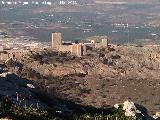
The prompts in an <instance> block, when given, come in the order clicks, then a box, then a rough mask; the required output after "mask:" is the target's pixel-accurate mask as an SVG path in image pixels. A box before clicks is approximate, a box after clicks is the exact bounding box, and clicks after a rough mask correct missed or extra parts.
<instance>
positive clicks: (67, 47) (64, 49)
mask: <svg viewBox="0 0 160 120" xmlns="http://www.w3.org/2000/svg"><path fill="white" fill-rule="evenodd" d="M71 46H72V45H60V46H57V48H56V49H57V50H58V51H62V52H70V51H71Z"/></svg>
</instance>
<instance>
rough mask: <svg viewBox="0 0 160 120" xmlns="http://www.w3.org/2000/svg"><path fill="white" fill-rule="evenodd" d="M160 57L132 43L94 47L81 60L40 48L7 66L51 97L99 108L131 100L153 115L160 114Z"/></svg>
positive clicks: (159, 50) (159, 49)
mask: <svg viewBox="0 0 160 120" xmlns="http://www.w3.org/2000/svg"><path fill="white" fill-rule="evenodd" d="M159 53H160V47H159V46H144V47H142V46H135V45H133V46H115V45H113V46H111V47H109V48H101V49H95V50H91V51H88V54H87V55H85V56H83V57H81V58H77V57H75V56H72V55H70V54H69V53H60V52H56V51H51V50H44V51H36V52H35V51H34V52H31V53H29V54H28V56H25V57H24V58H22V59H21V60H18V61H14V60H12V61H10V62H8V63H7V65H8V67H9V70H10V71H12V72H15V73H17V74H18V75H22V76H25V77H26V78H28V79H32V80H33V81H34V82H35V83H36V84H37V85H38V86H39V87H40V88H42V89H43V90H44V91H45V92H47V93H48V94H49V95H51V96H56V97H58V98H61V99H64V100H69V101H72V102H75V103H78V104H81V105H91V106H95V107H97V108H101V107H103V108H108V107H109V106H113V105H114V104H116V103H119V102H121V103H122V102H123V101H125V100H127V99H129V100H132V101H133V102H135V103H138V104H141V105H143V106H145V107H146V108H148V109H149V110H150V112H151V113H155V112H156V111H160V104H159V100H160V97H159V95H160V75H159V71H160V54H159ZM17 63H19V64H21V65H20V66H19V64H17Z"/></svg>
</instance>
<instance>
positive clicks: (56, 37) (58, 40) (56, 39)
mask: <svg viewBox="0 0 160 120" xmlns="http://www.w3.org/2000/svg"><path fill="white" fill-rule="evenodd" d="M60 45H62V35H61V33H52V47H57V46H60Z"/></svg>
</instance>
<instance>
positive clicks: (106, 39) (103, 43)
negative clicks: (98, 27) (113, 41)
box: [102, 37, 108, 47]
mask: <svg viewBox="0 0 160 120" xmlns="http://www.w3.org/2000/svg"><path fill="white" fill-rule="evenodd" d="M102 45H103V46H104V47H108V38H107V37H104V38H102Z"/></svg>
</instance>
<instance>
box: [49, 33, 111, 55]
mask: <svg viewBox="0 0 160 120" xmlns="http://www.w3.org/2000/svg"><path fill="white" fill-rule="evenodd" d="M99 38H100V39H101V41H100V42H97V41H96V40H90V43H78V42H74V43H72V42H63V41H62V34H61V33H52V48H53V49H56V50H58V51H62V52H71V53H72V54H74V55H76V56H79V57H80V56H83V55H85V54H86V52H87V50H88V49H89V48H100V47H108V38H107V37H106V36H99Z"/></svg>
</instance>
